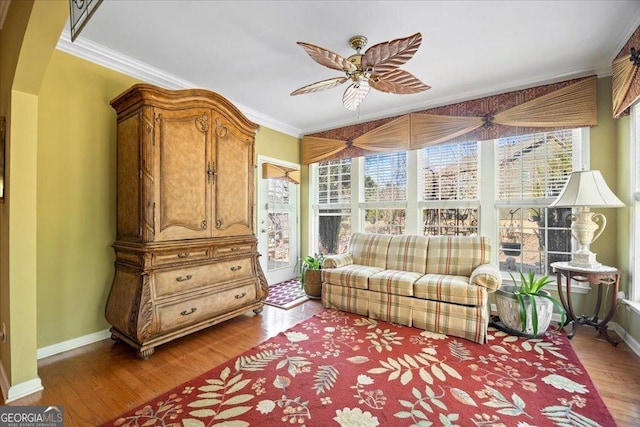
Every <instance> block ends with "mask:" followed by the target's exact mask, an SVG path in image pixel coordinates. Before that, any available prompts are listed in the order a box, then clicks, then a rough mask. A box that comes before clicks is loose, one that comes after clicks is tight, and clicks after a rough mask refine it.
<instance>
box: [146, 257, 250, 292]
mask: <svg viewBox="0 0 640 427" xmlns="http://www.w3.org/2000/svg"><path fill="white" fill-rule="evenodd" d="M252 274H253V273H252V269H251V258H240V259H236V260H231V261H222V262H216V263H211V264H205V265H198V266H191V267H183V268H176V269H174V270H165V271H157V272H156V273H155V274H154V277H153V284H154V288H155V294H154V295H155V297H156V298H162V297H166V296H171V295H175V294H180V293H184V292H188V291H191V290H195V289H199V288H201V287H203V286H206V285H209V284H212V283H221V282H226V281H229V280H239V279H244V278H246V277H250V276H251V275H252Z"/></svg>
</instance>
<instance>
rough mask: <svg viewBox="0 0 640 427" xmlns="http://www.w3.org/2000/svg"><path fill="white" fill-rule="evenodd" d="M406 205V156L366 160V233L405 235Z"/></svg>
mask: <svg viewBox="0 0 640 427" xmlns="http://www.w3.org/2000/svg"><path fill="white" fill-rule="evenodd" d="M406 202H407V153H406V152H400V153H388V154H376V155H373V156H367V157H365V158H364V203H363V204H362V207H363V208H364V227H363V229H364V231H365V232H366V233H381V234H404V233H405V229H406V227H405V225H406Z"/></svg>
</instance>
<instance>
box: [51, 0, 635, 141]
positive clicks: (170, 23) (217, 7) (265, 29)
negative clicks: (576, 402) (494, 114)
mask: <svg viewBox="0 0 640 427" xmlns="http://www.w3.org/2000/svg"><path fill="white" fill-rule="evenodd" d="M639 24H640V1H637V0H636V1H612V0H606V1H595V0H589V1H390V2H387V1H203V0H199V1H186V0H179V1H169V0H157V1H142V0H136V1H131V0H130V1H114V0H111V1H110V0H105V1H104V2H103V3H102V4H101V5H100V6H99V8H98V9H97V10H96V12H95V14H94V16H93V17H92V18H91V20H90V21H89V22H88V24H87V26H86V27H85V28H84V30H83V31H82V33H81V34H80V36H79V37H78V38H77V39H76V41H75V42H73V43H71V42H70V40H69V33H68V31H65V33H64V34H63V36H62V38H61V40H60V42H59V44H58V48H59V49H61V50H63V51H67V52H70V53H73V54H76V55H79V56H83V57H85V58H87V59H89V60H92V61H94V62H97V63H100V64H103V65H106V66H108V67H111V68H114V69H117V70H119V71H124V72H127V73H128V74H131V75H133V76H135V77H138V78H141V79H143V80H145V81H148V82H150V83H155V84H160V85H162V86H164V87H166V88H187V87H200V88H205V89H209V90H212V91H215V92H218V93H219V94H221V95H222V96H224V97H226V98H227V99H229V100H230V101H231V102H233V103H234V104H236V106H238V108H240V110H242V111H243V112H244V113H245V114H246V115H247V116H248V117H249V118H250V119H252V120H254V121H257V122H259V123H260V124H262V125H264V126H267V127H270V128H273V129H276V130H279V131H282V132H285V133H287V134H291V135H295V136H298V135H301V134H308V133H312V132H315V131H319V130H324V129H329V128H334V127H338V126H343V125H347V124H352V123H356V122H361V121H367V120H371V119H375V118H380V117H388V116H392V115H396V114H401V113H405V112H408V111H416V110H421V109H426V108H431V107H436V106H440V105H445V104H449V103H452V102H458V101H462V100H466V99H472V98H478V97H482V96H486V95H491V94H496V93H501V92H505V91H509V90H513V89H518V88H523V87H527V86H532V85H536V84H542V83H548V82H552V81H560V80H565V79H568V78H572V77H579V76H585V75H590V74H594V73H596V74H598V75H600V76H604V75H610V74H611V60H612V59H613V58H614V57H615V56H616V54H617V53H618V52H619V50H620V49H621V48H622V46H623V45H624V43H625V42H626V41H627V40H628V38H629V37H630V36H631V34H632V33H633V31H634V30H635V29H636V27H637V26H638V25H639ZM416 32H420V33H422V37H423V42H422V46H421V47H420V49H419V50H418V52H417V53H416V54H415V56H414V57H413V58H412V59H411V60H410V61H408V62H407V63H406V64H404V65H403V66H402V67H401V68H402V69H404V70H406V71H409V72H411V73H412V74H414V75H415V76H416V77H418V78H419V79H420V80H422V81H423V82H424V83H426V84H428V85H430V86H431V87H432V88H431V89H430V90H428V91H426V92H423V93H420V94H414V95H393V94H387V93H382V92H378V91H375V90H371V92H370V93H369V95H368V96H367V98H366V99H365V100H364V101H363V102H362V104H361V106H360V109H359V111H353V112H351V111H347V110H346V109H345V108H344V107H343V106H342V93H343V91H344V89H346V87H347V84H345V85H342V86H340V87H337V88H333V89H329V90H326V91H323V92H318V93H313V94H306V95H299V96H290V95H289V94H290V93H291V92H292V91H293V90H294V89H297V88H299V87H301V86H304V85H306V84H310V83H313V82H316V81H318V80H323V79H327V78H331V77H338V76H340V75H341V73H340V72H337V71H334V70H331V69H329V68H326V67H323V66H321V65H319V64H317V63H316V62H314V61H313V60H312V59H311V58H310V57H309V56H308V55H307V54H306V53H305V52H304V50H303V49H302V48H301V47H300V46H298V45H297V44H296V42H297V41H304V42H308V43H311V44H315V45H318V46H321V47H324V48H327V49H329V50H331V51H333V52H335V53H338V54H340V55H342V56H345V57H347V56H349V55H351V54H352V53H354V51H353V50H352V49H351V47H350V46H349V45H348V40H349V38H350V37H352V36H354V35H358V34H362V35H364V36H366V37H367V38H368V39H369V44H368V47H370V46H372V45H374V44H377V43H380V42H384V41H388V40H393V39H396V38H401V37H406V36H409V35H411V34H413V33H416ZM365 49H366V48H365Z"/></svg>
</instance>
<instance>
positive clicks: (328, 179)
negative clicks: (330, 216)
mask: <svg viewBox="0 0 640 427" xmlns="http://www.w3.org/2000/svg"><path fill="white" fill-rule="evenodd" d="M317 174H318V200H317V201H316V203H318V204H319V205H327V204H337V203H349V202H350V201H351V159H340V160H329V161H325V162H320V163H319V164H318V169H317Z"/></svg>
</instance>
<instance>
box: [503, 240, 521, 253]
mask: <svg viewBox="0 0 640 427" xmlns="http://www.w3.org/2000/svg"><path fill="white" fill-rule="evenodd" d="M500 246H502V252H504V254H505V255H506V256H519V255H520V251H521V250H522V243H519V242H501V243H500Z"/></svg>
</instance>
